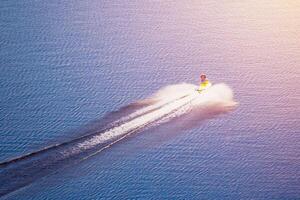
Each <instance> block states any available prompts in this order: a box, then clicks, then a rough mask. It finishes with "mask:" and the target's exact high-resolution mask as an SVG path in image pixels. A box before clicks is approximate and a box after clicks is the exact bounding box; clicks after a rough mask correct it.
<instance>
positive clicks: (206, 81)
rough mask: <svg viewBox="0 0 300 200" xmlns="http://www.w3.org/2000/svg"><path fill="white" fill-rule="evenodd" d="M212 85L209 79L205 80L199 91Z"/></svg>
mask: <svg viewBox="0 0 300 200" xmlns="http://www.w3.org/2000/svg"><path fill="white" fill-rule="evenodd" d="M211 86H212V84H211V82H209V80H205V81H203V82H201V83H200V86H199V88H198V89H197V91H198V92H202V91H204V90H206V89H208V88H210V87H211Z"/></svg>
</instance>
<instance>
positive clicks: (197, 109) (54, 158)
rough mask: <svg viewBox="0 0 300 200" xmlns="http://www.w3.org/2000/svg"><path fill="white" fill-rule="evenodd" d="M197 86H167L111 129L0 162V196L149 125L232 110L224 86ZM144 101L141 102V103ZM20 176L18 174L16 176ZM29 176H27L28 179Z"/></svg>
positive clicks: (230, 100) (94, 152)
mask: <svg viewBox="0 0 300 200" xmlns="http://www.w3.org/2000/svg"><path fill="white" fill-rule="evenodd" d="M196 88H197V86H195V85H192V84H186V83H183V84H178V85H171V86H167V87H165V88H163V89H161V90H159V91H158V92H157V93H156V94H154V95H153V96H152V97H150V98H148V99H147V101H148V104H147V106H144V107H142V108H140V109H138V110H136V111H134V112H132V113H131V114H128V115H127V116H124V117H121V119H119V120H117V121H116V122H113V123H112V125H111V126H110V127H111V128H109V129H106V130H104V131H100V132H94V133H92V134H89V135H86V136H83V137H80V138H77V139H74V140H72V141H69V142H64V143H61V144H57V145H55V146H52V147H49V148H45V149H43V150H41V151H37V152H33V153H32V154H29V155H25V156H23V157H19V158H17V159H12V160H10V161H6V162H3V163H0V180H1V182H2V184H1V185H0V196H3V195H6V194H8V193H10V192H13V191H15V190H17V189H19V188H22V187H24V186H26V185H28V184H30V183H31V182H33V181H34V180H36V179H38V178H40V177H43V176H46V175H48V174H50V173H52V172H55V171H57V170H58V169H60V168H63V167H66V166H67V165H72V164H75V163H77V162H79V161H81V160H83V159H86V158H88V157H90V156H92V155H95V154H97V153H99V152H100V151H102V150H103V149H105V148H108V147H110V146H111V145H112V144H114V143H116V142H117V141H119V140H121V139H123V138H124V137H126V136H128V135H130V134H132V133H136V132H138V131H141V130H143V129H145V128H147V127H150V126H158V125H160V124H162V123H165V122H171V121H172V119H175V118H178V117H180V116H184V115H188V114H190V113H197V115H193V116H194V117H195V118H198V117H199V116H201V115H202V116H201V119H205V118H208V116H205V112H202V111H201V109H203V108H205V109H206V110H209V109H212V110H213V109H214V110H215V109H216V108H217V110H218V111H219V113H221V112H222V111H223V110H225V108H228V107H233V106H234V105H235V102H234V101H233V93H232V91H231V89H230V88H229V87H228V86H227V85H225V84H216V85H214V86H212V87H211V88H209V89H208V90H206V91H204V92H202V93H201V94H199V93H198V92H196V91H195V89H196ZM139 102H142V101H139ZM16 174H17V175H16ZM25 175H26V176H25Z"/></svg>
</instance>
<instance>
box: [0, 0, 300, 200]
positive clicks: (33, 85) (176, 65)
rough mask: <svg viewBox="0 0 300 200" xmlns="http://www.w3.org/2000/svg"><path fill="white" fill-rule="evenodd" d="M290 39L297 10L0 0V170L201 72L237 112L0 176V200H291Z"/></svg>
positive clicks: (294, 75)
mask: <svg viewBox="0 0 300 200" xmlns="http://www.w3.org/2000/svg"><path fill="white" fill-rule="evenodd" d="M299 35H300V3H299V2H297V1H288V0H287V1H281V0H262V1H257V0H254V1H247V2H242V1H223V2H220V1H212V0H210V1H206V2H202V1H177V2H174V1H93V0H87V1H81V2H79V1H68V2H62V1H55V0H54V1H15V0H10V1H5V0H3V1H1V2H0V70H1V73H0V94H1V95H0V163H4V162H6V161H9V160H11V159H14V158H17V157H21V156H23V155H27V154H29V153H32V152H38V151H39V150H41V149H44V148H45V147H49V146H52V145H56V144H61V143H64V142H67V141H74V139H78V138H81V137H82V136H84V135H86V134H87V133H90V132H88V131H87V129H92V130H93V132H99V131H102V129H101V128H103V127H104V126H106V125H109V124H110V123H108V122H107V121H105V120H104V118H103V117H105V116H107V115H108V116H113V118H114V119H119V118H118V116H119V115H118V114H120V113H121V114H122V115H124V116H126V114H127V113H126V112H123V110H119V109H120V108H124V107H125V108H126V106H127V105H131V103H133V102H136V101H138V100H139V99H145V98H147V97H149V96H150V95H151V94H153V93H155V92H157V91H158V90H159V89H160V88H163V87H165V86H168V85H174V84H180V83H183V82H186V83H192V84H197V83H198V79H199V74H200V73H201V72H205V73H206V74H207V75H208V78H209V79H210V80H211V81H212V82H213V83H215V84H218V83H226V84H227V85H228V86H229V87H230V88H231V90H232V91H233V93H234V100H235V101H236V102H238V105H237V106H236V107H235V109H233V110H230V111H229V112H226V113H222V114H221V113H218V115H213V116H210V117H206V115H205V116H204V117H203V118H202V119H201V120H199V123H194V124H193V126H188V127H186V126H184V125H183V124H184V122H185V120H186V119H185V118H180V117H178V118H177V119H176V120H173V121H170V122H168V123H167V124H156V125H154V126H153V127H149V128H148V129H141V130H138V131H136V132H135V133H134V134H131V135H129V136H128V137H125V138H123V139H121V140H120V141H119V142H117V143H115V144H113V145H111V146H109V147H107V148H106V149H104V150H103V151H100V152H98V153H95V154H94V153H93V154H92V155H93V156H90V155H91V154H89V152H84V153H83V155H81V154H80V158H84V159H82V160H81V159H76V155H75V156H74V158H73V157H72V159H64V160H58V161H57V163H51V162H50V161H51V160H50V158H51V157H50V158H49V157H47V155H51V154H50V153H49V154H46V157H45V160H42V162H38V159H40V158H41V157H42V156H43V155H42V156H41V157H38V156H39V154H37V156H35V155H33V156H32V157H30V159H29V161H27V160H25V162H26V163H25V164H24V165H23V164H22V163H21V164H19V161H17V162H13V163H11V164H10V166H9V167H11V168H12V172H13V175H11V174H10V175H9V176H8V175H7V173H6V172H5V167H6V166H3V165H1V167H0V188H1V191H4V190H5V189H6V188H13V189H11V190H9V192H7V193H6V194H5V195H3V196H2V197H0V198H1V199H2V198H3V199H299V198H300V131H299V130H300V118H299V115H300V89H299V85H300V37H299ZM174 93H175V92H174ZM140 106H143V105H137V106H136V107H135V109H138V108H139V107H140ZM117 110H119V112H117V113H112V112H113V111H117ZM202 114H203V112H202ZM183 126H184V127H183ZM91 127H92V128H91ZM68 145H69V144H68ZM71 145H72V144H71ZM46 152H48V151H46ZM59 153H60V151H59ZM85 153H86V154H88V155H89V156H86V154H85ZM48 158H49V159H48ZM74 160H75V161H76V162H75V161H74ZM79 160H80V161H79ZM21 162H22V160H21ZM49 162H50V163H51V165H47V163H49ZM53 165H54V167H53ZM23 166H26V167H24V168H23ZM34 167H35V168H34ZM51 167H53V168H51ZM45 169H51V170H48V171H47V170H45ZM40 172H43V173H41V174H40ZM34 176H35V178H34V180H30V181H26V180H29V179H30V177H34ZM39 176H40V177H39ZM24 180H25V181H24ZM22 181H23V182H22ZM18 182H19V183H20V182H22V183H24V184H23V185H22V184H19V185H18ZM3 188H4V189H3ZM1 191H0V193H1Z"/></svg>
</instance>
